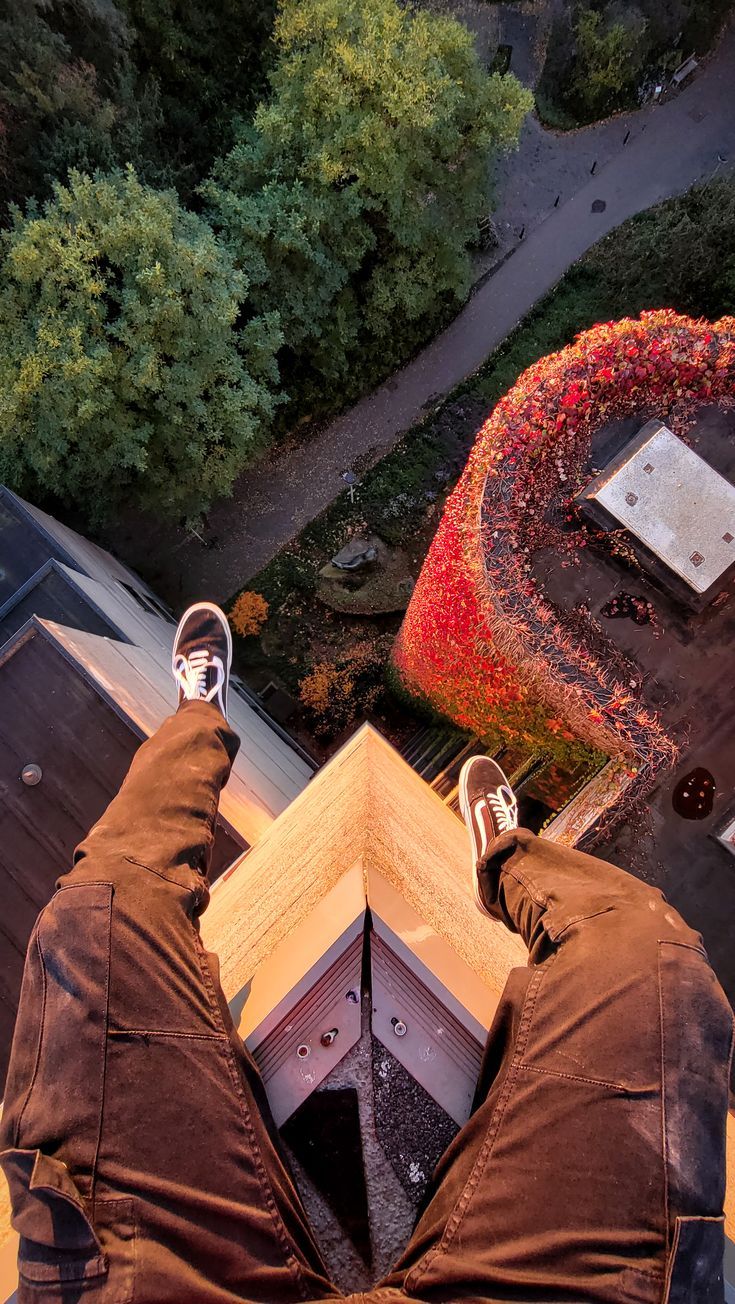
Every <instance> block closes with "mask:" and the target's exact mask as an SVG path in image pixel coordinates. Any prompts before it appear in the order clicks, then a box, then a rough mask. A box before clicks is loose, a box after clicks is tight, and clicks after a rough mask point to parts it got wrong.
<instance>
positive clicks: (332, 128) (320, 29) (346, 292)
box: [203, 0, 531, 378]
mask: <svg viewBox="0 0 735 1304" xmlns="http://www.w3.org/2000/svg"><path fill="white" fill-rule="evenodd" d="M275 42H276V48H277V59H276V62H275V65H274V67H273V70H272V72H271V75H270V95H269V97H268V98H267V100H265V101H264V102H262V103H261V104H260V105H259V106H258V109H257V111H256V113H255V116H254V119H253V121H252V122H251V123H249V124H247V125H244V126H243V127H242V129H241V130H240V132H239V133H238V139H237V141H236V143H235V145H234V147H233V149H232V150H231V151H230V153H229V154H228V155H227V156H226V157H225V158H224V159H223V160H222V161H221V162H220V163H219V164H218V165H217V166H216V167H215V170H214V175H213V178H212V180H211V181H210V182H209V183H207V184H206V185H205V186H204V187H203V193H204V195H205V198H206V201H207V204H208V207H209V212H210V214H211V216H212V217H213V220H214V221H215V222H216V223H217V224H218V225H219V227H220V228H221V229H222V231H223V234H224V235H225V236H226V238H227V240H228V242H229V243H230V245H231V247H232V249H233V252H234V255H235V257H236V260H237V262H238V264H239V265H240V266H242V267H244V268H245V269H246V271H247V273H248V276H249V278H250V280H251V284H252V294H253V299H254V302H255V303H257V304H258V306H259V307H260V308H261V309H262V310H268V309H271V308H275V307H278V310H279V312H280V313H281V318H282V324H283V330H284V335H285V338H286V342H287V345H289V346H292V347H294V349H296V348H298V350H299V355H300V362H301V364H302V365H303V364H304V362H305V360H306V359H308V363H309V365H311V366H312V367H313V368H314V369H315V370H316V371H317V372H318V373H320V375H322V376H326V377H327V378H331V377H333V376H335V375H338V376H341V377H344V376H345V375H346V374H347V373H348V372H349V371H352V370H353V368H354V365H355V359H356V357H358V356H359V357H360V358H361V359H362V360H363V361H364V355H365V354H366V353H367V354H368V355H369V354H370V352H371V351H372V352H373V353H377V352H379V351H380V350H382V349H383V348H384V345H385V342H386V341H387V340H390V341H392V342H393V344H395V342H396V339H397V338H399V339H400V338H401V336H408V337H409V338H410V333H411V330H412V329H414V330H415V328H416V325H417V324H418V323H421V325H422V327H423V329H424V330H425V329H426V324H427V321H429V322H430V321H432V320H435V319H436V317H437V314H438V313H440V312H441V310H442V308H444V309H446V307H447V305H450V304H454V305H456V304H457V303H459V302H460V301H461V300H462V299H463V297H464V296H465V294H466V293H467V289H468V287H469V283H470V261H469V256H468V246H469V244H470V243H471V241H472V240H473V238H474V237H475V235H476V231H477V220H478V217H479V216H480V215H481V213H482V212H484V211H486V208H487V165H488V156H489V154H490V152H491V151H492V150H493V149H504V148H508V147H510V146H512V145H513V144H515V143H516V141H517V138H518V133H519V131H520V126H521V123H522V120H523V117H524V115H525V113H526V111H527V109H528V108H529V107H530V102H531V101H530V96H529V94H528V92H526V91H525V90H523V88H522V87H521V86H520V84H519V83H518V82H517V81H516V79H515V78H514V77H512V76H504V77H500V76H488V74H487V73H486V72H485V70H484V69H483V68H482V66H481V65H480V63H479V60H478V58H477V54H476V52H475V48H474V43H473V39H472V36H471V34H470V33H469V32H468V30H467V29H466V28H465V27H463V26H462V25H461V24H459V23H457V22H456V21H454V20H453V19H449V18H444V17H437V16H436V15H433V14H430V13H427V12H422V11H415V10H412V9H410V8H404V7H402V6H400V5H399V4H398V3H396V0H372V2H371V4H369V5H365V4H363V3H361V0H285V3H283V5H282V7H281V9H280V10H279V13H278V16H277V19H276V25H275Z"/></svg>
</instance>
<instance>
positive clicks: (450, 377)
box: [120, 27, 735, 602]
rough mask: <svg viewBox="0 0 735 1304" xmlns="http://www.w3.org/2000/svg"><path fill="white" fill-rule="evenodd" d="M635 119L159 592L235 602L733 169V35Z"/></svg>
mask: <svg viewBox="0 0 735 1304" xmlns="http://www.w3.org/2000/svg"><path fill="white" fill-rule="evenodd" d="M635 119H636V131H635V133H634V134H632V136H631V139H630V141H629V143H628V144H627V145H626V147H625V149H621V150H620V151H619V152H618V153H617V154H616V155H615V156H614V157H613V158H611V159H610V161H609V162H608V163H606V164H605V165H604V166H602V167H601V168H599V170H596V171H595V174H594V176H592V177H591V178H590V179H589V180H588V181H587V182H586V184H584V185H583V186H582V187H581V189H579V190H578V191H577V192H576V193H575V194H574V195H573V196H572V198H570V199H569V200H568V201H567V202H566V203H564V204H561V203H560V205H559V207H558V208H556V209H552V211H551V213H550V214H549V216H548V217H546V219H545V220H543V221H542V222H540V224H539V225H538V226H536V227H535V228H534V229H533V230H531V231H530V232H529V233H528V234H527V235H526V237H525V239H524V240H523V242H522V243H521V244H520V245H519V246H518V249H517V251H516V252H515V253H514V254H513V256H512V257H510V258H508V259H507V261H506V262H504V263H503V264H502V265H501V266H500V267H499V268H498V269H497V271H495V272H494V273H493V274H492V275H491V276H490V277H489V279H487V280H486V281H485V282H484V284H481V286H480V288H479V289H478V290H477V291H476V293H475V294H474V295H473V296H472V298H471V299H470V300H469V302H468V303H467V305H466V306H465V307H464V308H463V309H462V311H461V312H460V313H459V315H458V316H457V317H456V318H455V320H454V321H453V322H452V324H451V325H450V326H449V327H448V328H447V329H446V330H445V331H443V332H442V333H441V334H440V335H438V336H437V337H436V338H435V339H434V340H433V341H432V343H431V344H429V345H428V346H427V347H426V348H425V349H424V350H423V351H422V352H421V353H420V354H419V355H418V356H417V357H416V358H415V359H414V360H413V361H412V362H410V363H409V364H408V365H407V366H406V367H404V368H402V370H400V371H398V372H396V373H395V375H394V376H393V377H391V379H390V380H388V381H386V382H385V383H384V384H383V385H381V386H380V388H379V389H377V390H375V391H374V393H372V394H370V395H368V396H367V397H366V398H364V399H362V400H361V401H360V402H359V403H358V404H356V406H355V407H353V408H351V409H350V410H349V411H348V412H346V413H344V414H343V415H342V416H341V417H339V418H337V420H335V421H333V422H331V423H330V424H329V425H328V426H326V427H325V428H324V430H323V431H322V432H321V433H320V434H319V435H318V436H317V437H316V438H315V439H314V440H312V441H310V442H309V443H308V444H307V445H305V446H303V447H299V448H296V449H294V450H292V451H290V452H288V453H286V454H284V455H281V456H280V457H278V456H274V457H272V458H270V459H268V460H267V461H265V462H263V463H262V464H260V465H258V466H255V467H252V468H251V469H250V470H248V471H247V472H245V474H244V475H242V476H241V477H240V479H239V480H238V482H237V484H236V486H235V492H234V496H233V497H232V498H231V499H228V500H226V501H223V502H222V503H220V504H219V505H218V506H217V507H216V508H215V509H214V510H213V511H212V512H211V514H210V525H211V529H212V532H213V535H214V536H216V538H217V540H218V546H217V547H216V548H214V547H211V546H210V547H209V548H207V547H205V546H202V544H201V543H200V542H199V541H198V540H197V539H195V538H194V539H192V538H191V536H185V535H184V534H183V532H179V533H178V534H177V535H176V537H174V538H172V537H171V535H170V534H169V535H168V537H167V538H165V539H164V538H161V540H160V552H159V555H158V563H159V566H160V570H161V573H162V582H161V588H162V589H163V590H167V591H168V596H169V597H170V599H171V601H172V602H184V601H188V600H189V599H192V598H197V597H201V596H204V595H206V596H208V597H210V598H214V599H216V600H220V601H223V600H225V599H227V598H228V597H229V596H230V595H231V594H232V593H233V592H234V591H235V590H236V589H237V588H238V587H239V586H240V585H242V584H243V583H245V582H246V581H247V580H248V579H249V578H251V577H252V576H253V575H255V574H256V573H257V572H258V571H259V570H260V569H261V568H262V567H263V566H264V565H265V564H266V563H267V562H268V561H270V560H271V558H272V557H274V556H275V555H276V553H277V552H279V550H280V549H281V548H282V547H283V546H284V545H285V544H286V543H288V542H289V540H290V539H292V538H293V537H294V535H296V534H298V533H299V532H300V531H301V530H302V529H303V528H304V526H305V525H307V524H308V522H309V521H311V520H313V519H314V517H315V516H317V515H318V514H319V512H321V511H322V510H323V509H324V508H325V507H327V506H328V505H329V503H330V502H332V501H333V499H334V498H336V497H337V495H338V494H339V493H340V492H341V491H342V490H343V489H344V484H343V481H342V473H343V472H344V471H345V469H347V468H350V467H352V466H353V465H354V464H357V465H358V466H359V467H360V469H361V470H363V471H364V470H365V468H366V466H367V465H370V464H372V463H374V462H376V461H378V460H379V458H381V457H382V456H383V455H384V454H385V453H386V452H387V451H388V450H389V449H390V448H392V446H393V445H394V444H395V443H396V441H397V440H398V439H399V438H400V436H401V435H402V434H403V433H404V432H405V431H406V430H408V428H409V427H410V426H411V425H413V424H414V422H416V421H417V420H419V419H420V418H421V416H422V415H424V413H425V412H426V411H427V410H428V409H430V408H431V407H433V406H434V405H435V404H436V403H437V402H439V400H440V399H441V398H442V397H443V396H444V395H445V394H447V393H448V392H449V391H450V390H452V389H453V388H454V386H455V385H457V384H458V383H459V382H460V381H461V380H463V379H465V378H466V377H467V376H469V375H470V374H471V373H472V372H473V371H476V370H477V368H478V367H479V366H480V365H481V364H482V363H483V362H484V361H485V359H486V358H487V357H488V355H489V354H490V353H491V352H492V351H493V350H494V349H495V348H496V347H497V346H498V345H499V344H500V343H501V342H502V340H503V339H505V337H506V335H508V333H509V332H510V331H511V330H512V329H513V327H514V326H516V325H517V324H518V322H519V321H520V320H521V319H522V318H523V317H524V316H525V315H526V313H527V312H528V311H529V309H530V308H532V307H533V305H534V303H535V302H536V301H537V300H538V299H540V298H541V297H542V296H543V295H544V294H545V293H546V292H547V291H548V290H550V289H551V287H552V286H553V285H555V284H556V282H557V281H558V280H559V279H560V277H561V276H563V274H564V272H565V271H566V270H567V269H568V268H569V267H570V266H571V264H572V263H574V262H576V261H577V259H579V258H580V257H581V256H582V255H583V254H584V253H585V252H586V251H587V249H589V248H590V246H591V245H593V244H594V243H595V242H596V241H597V240H599V239H600V237H601V236H603V235H605V234H607V233H608V232H609V231H611V230H613V228H614V227H616V226H618V225H619V224H620V223H621V222H623V221H625V219H626V218H628V217H631V216H632V215H633V214H635V213H638V212H641V211H642V210H643V209H646V208H649V207H650V206H651V205H652V204H656V203H658V202H659V201H660V200H662V199H665V198H667V197H669V196H671V195H675V194H678V193H681V192H682V191H684V190H687V189H688V188H689V187H690V186H692V185H694V184H695V183H696V182H698V181H702V180H705V179H708V178H710V177H711V176H712V175H713V174H714V173H715V172H717V171H718V170H722V168H723V167H728V166H732V164H733V162H735V27H731V28H730V30H729V31H728V32H727V33H726V35H725V37H724V38H723V40H722V42H721V44H720V46H719V48H718V50H717V52H716V53H715V55H714V56H713V57H712V59H711V60H710V61H709V63H708V64H707V66H706V68H705V69H704V70H703V71H702V73H701V74H700V75H699V77H697V78H695V80H694V81H693V82H692V83H691V85H690V86H688V87H687V89H685V90H684V91H682V92H681V94H679V95H678V96H677V97H676V98H675V99H672V100H670V101H669V102H668V103H666V104H661V105H656V106H654V107H652V108H650V109H647V110H642V111H641V112H640V113H639V114H636V115H635ZM644 127H645V129H643V128H644ZM595 130H597V129H596V128H591V131H593V132H594V131H595ZM576 134H577V135H580V134H581V133H576ZM588 147H589V146H588V145H585V148H588ZM596 201H602V203H603V204H604V211H603V212H599V211H594V209H593V205H595V206H596ZM652 306H660V305H652ZM131 543H132V544H133V546H132V547H131V546H129V545H130V544H131ZM148 543H149V545H150V540H149V541H148ZM120 551H124V552H125V555H126V557H127V559H128V560H129V561H130V562H131V564H133V565H135V563H136V558H135V555H134V554H135V547H134V541H133V540H131V539H127V540H126V541H125V546H124V548H122V547H121V548H120ZM172 554H174V555H172ZM143 563H147V564H146V569H147V570H150V554H149V553H148V555H147V556H146V557H145V558H143V557H141V564H143ZM174 589H175V590H177V591H175V592H174V591H172V590H174Z"/></svg>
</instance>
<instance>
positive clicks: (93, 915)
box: [2, 883, 113, 1195]
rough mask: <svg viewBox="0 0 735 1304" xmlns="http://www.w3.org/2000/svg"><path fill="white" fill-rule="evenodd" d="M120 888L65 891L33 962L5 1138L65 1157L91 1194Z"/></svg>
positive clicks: (32, 952) (31, 953)
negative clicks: (113, 926)
mask: <svg viewBox="0 0 735 1304" xmlns="http://www.w3.org/2000/svg"><path fill="white" fill-rule="evenodd" d="M112 897H113V889H112V885H111V884H110V883H82V884H78V885H74V886H70V887H66V888H62V889H61V890H60V891H58V892H57V893H56V895H55V896H54V897H53V898H52V900H51V901H50V902H49V904H48V906H46V908H45V910H44V911H43V912H42V913H41V915H40V917H39V920H38V923H37V925H36V929H35V931H34V935H33V937H32V939H31V944H30V946H29V950H28V956H27V959H26V967H25V971H24V975H23V986H22V990H21V1000H20V1006H19V1010H18V1020H17V1024H16V1030H15V1037H14V1041H13V1049H12V1052H11V1058H10V1067H9V1070H8V1079H7V1085H6V1093H5V1102H4V1113H3V1123H2V1142H3V1144H4V1145H5V1146H6V1147H13V1148H17V1147H23V1148H24V1149H26V1150H36V1149H38V1150H41V1151H44V1152H45V1153H47V1154H53V1155H57V1156H58V1157H60V1158H62V1159H63V1160H64V1161H65V1163H66V1164H68V1166H69V1169H70V1170H71V1172H72V1173H73V1174H74V1181H75V1183H76V1184H77V1187H78V1188H79V1189H80V1190H81V1191H82V1193H83V1194H85V1195H86V1194H91V1189H92V1184H93V1181H94V1172H95V1166H96V1159H97V1151H98V1147H99V1137H100V1126H101V1118H102V1106H103V1100H104V1079H105V1055H106V1044H107V1016H108V992H109V975H110V924H111V915H112Z"/></svg>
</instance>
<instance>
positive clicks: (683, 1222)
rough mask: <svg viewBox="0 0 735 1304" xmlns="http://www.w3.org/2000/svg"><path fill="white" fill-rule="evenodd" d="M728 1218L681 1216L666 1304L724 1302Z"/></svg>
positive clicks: (673, 1247) (673, 1251) (711, 1303)
mask: <svg viewBox="0 0 735 1304" xmlns="http://www.w3.org/2000/svg"><path fill="white" fill-rule="evenodd" d="M724 1253H725V1219H724V1218H677V1220H676V1229H675V1232H674V1243H673V1246H672V1249H671V1254H670V1255H669V1262H668V1266H667V1272H666V1291H665V1294H664V1299H663V1304H722V1301H723V1299H724V1293H725V1283H724V1274H723V1266H722V1265H723V1258H724Z"/></svg>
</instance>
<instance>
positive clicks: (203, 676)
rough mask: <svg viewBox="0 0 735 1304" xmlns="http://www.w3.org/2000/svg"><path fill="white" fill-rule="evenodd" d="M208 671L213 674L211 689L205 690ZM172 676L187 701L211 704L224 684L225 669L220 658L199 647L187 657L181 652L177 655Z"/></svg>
mask: <svg viewBox="0 0 735 1304" xmlns="http://www.w3.org/2000/svg"><path fill="white" fill-rule="evenodd" d="M208 670H214V672H215V681H214V684H213V685H212V687H211V688H207V671H208ZM174 676H175V678H176V682H177V683H178V684H179V686H180V688H181V691H182V693H183V694H184V697H185V698H186V699H187V701H190V702H191V701H202V702H211V701H212V698H213V697H216V696H217V693H218V692H219V690H220V688H221V687H222V685H223V684H224V682H225V667H224V664H223V662H222V658H221V657H218V656H215V655H213V654H211V653H210V652H208V651H207V649H206V648H205V647H200V648H195V650H194V651H193V652H190V653H189V655H188V657H187V656H184V654H183V652H180V653H179V655H178V656H177V658H176V663H175V665H174Z"/></svg>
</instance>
